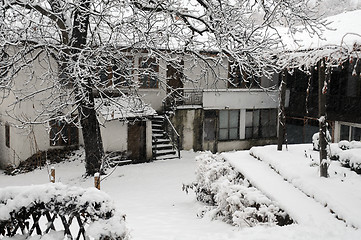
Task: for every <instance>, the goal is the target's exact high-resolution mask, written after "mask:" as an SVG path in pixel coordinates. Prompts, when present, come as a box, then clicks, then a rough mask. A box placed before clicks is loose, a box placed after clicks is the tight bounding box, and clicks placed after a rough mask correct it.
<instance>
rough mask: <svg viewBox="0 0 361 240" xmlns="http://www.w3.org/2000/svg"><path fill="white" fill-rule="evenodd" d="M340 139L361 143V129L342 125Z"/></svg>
mask: <svg viewBox="0 0 361 240" xmlns="http://www.w3.org/2000/svg"><path fill="white" fill-rule="evenodd" d="M340 139H341V140H348V141H352V140H356V141H361V128H359V127H353V126H348V125H343V124H341V132H340Z"/></svg>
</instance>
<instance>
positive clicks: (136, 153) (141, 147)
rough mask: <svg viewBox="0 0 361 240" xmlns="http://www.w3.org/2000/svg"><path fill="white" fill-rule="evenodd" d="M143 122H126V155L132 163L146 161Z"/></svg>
mask: <svg viewBox="0 0 361 240" xmlns="http://www.w3.org/2000/svg"><path fill="white" fill-rule="evenodd" d="M145 126H146V125H145V122H144V121H135V122H130V123H128V157H129V159H131V160H133V162H134V163H141V162H146V161H147V157H146V137H145V129H146V127H145Z"/></svg>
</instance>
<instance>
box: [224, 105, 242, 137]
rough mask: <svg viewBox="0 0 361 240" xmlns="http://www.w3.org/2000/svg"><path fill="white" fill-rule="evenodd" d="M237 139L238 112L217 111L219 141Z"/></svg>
mask: <svg viewBox="0 0 361 240" xmlns="http://www.w3.org/2000/svg"><path fill="white" fill-rule="evenodd" d="M235 139H239V110H221V111H219V140H235Z"/></svg>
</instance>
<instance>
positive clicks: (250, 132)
mask: <svg viewBox="0 0 361 240" xmlns="http://www.w3.org/2000/svg"><path fill="white" fill-rule="evenodd" d="M276 136H277V109H247V110H246V136H245V137H246V139H251V138H270V137H276Z"/></svg>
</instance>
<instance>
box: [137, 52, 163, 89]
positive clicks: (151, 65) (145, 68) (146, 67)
mask: <svg viewBox="0 0 361 240" xmlns="http://www.w3.org/2000/svg"><path fill="white" fill-rule="evenodd" d="M139 69H140V70H141V72H140V77H139V78H140V87H141V88H158V76H157V74H158V71H159V66H158V64H157V60H156V59H155V58H142V57H141V58H139Z"/></svg>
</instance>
